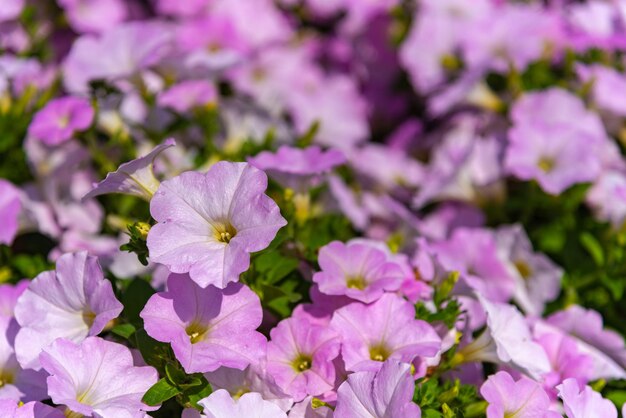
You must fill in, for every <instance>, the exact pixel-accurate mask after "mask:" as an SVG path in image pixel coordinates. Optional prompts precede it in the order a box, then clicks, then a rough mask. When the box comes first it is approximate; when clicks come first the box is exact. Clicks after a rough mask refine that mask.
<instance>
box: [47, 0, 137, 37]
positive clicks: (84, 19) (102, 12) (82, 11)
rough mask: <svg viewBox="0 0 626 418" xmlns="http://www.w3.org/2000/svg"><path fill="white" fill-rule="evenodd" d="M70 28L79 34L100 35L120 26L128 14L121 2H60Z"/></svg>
mask: <svg viewBox="0 0 626 418" xmlns="http://www.w3.org/2000/svg"><path fill="white" fill-rule="evenodd" d="M59 6H61V7H62V8H63V10H64V11H65V16H66V17H67V20H68V23H69V24H70V26H71V27H72V28H73V29H74V30H75V31H77V32H83V33H84V32H90V33H93V32H95V33H100V32H104V31H107V30H110V29H112V28H114V27H115V26H117V25H119V24H120V23H121V22H122V21H123V20H124V19H125V18H126V15H127V14H128V11H127V6H126V5H125V4H124V2H123V1H121V0H60V1H59Z"/></svg>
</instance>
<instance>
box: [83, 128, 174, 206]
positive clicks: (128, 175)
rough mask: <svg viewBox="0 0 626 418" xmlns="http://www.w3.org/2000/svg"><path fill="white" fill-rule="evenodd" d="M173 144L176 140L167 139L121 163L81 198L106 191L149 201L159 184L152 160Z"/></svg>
mask: <svg viewBox="0 0 626 418" xmlns="http://www.w3.org/2000/svg"><path fill="white" fill-rule="evenodd" d="M175 145H176V141H174V140H173V139H171V138H170V139H167V140H165V142H163V143H162V144H160V145H157V146H156V147H155V148H154V149H153V150H152V151H150V152H149V153H148V154H146V155H145V156H143V157H139V158H136V159H134V160H132V161H129V162H127V163H123V164H121V165H120V166H119V168H118V169H117V170H115V171H114V172H112V173H109V174H107V176H106V178H105V179H104V180H102V181H101V182H100V183H98V184H96V185H94V187H93V189H92V190H91V191H90V192H89V193H87V194H86V195H85V196H84V197H83V200H84V199H89V198H92V197H95V196H99V195H102V194H107V193H124V194H130V195H135V196H139V197H141V198H143V199H145V200H148V201H149V200H150V199H151V198H152V196H153V195H154V193H155V192H156V191H157V189H158V188H159V184H160V183H159V181H158V180H157V179H156V177H155V176H154V172H153V165H154V160H155V159H156V158H157V157H158V156H159V154H160V153H161V152H163V151H165V150H166V149H168V148H170V147H173V146H175Z"/></svg>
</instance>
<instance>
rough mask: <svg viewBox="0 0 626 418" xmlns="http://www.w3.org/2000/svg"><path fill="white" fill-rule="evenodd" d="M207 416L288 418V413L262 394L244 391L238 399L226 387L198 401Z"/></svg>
mask: <svg viewBox="0 0 626 418" xmlns="http://www.w3.org/2000/svg"><path fill="white" fill-rule="evenodd" d="M198 405H200V406H202V407H203V408H204V413H205V414H206V416H207V418H222V417H228V418H250V417H255V418H287V414H286V413H285V412H284V411H283V410H281V409H280V408H279V407H278V406H277V405H276V404H274V403H272V402H269V401H266V400H264V399H263V398H262V397H261V394H259V393H255V392H249V393H244V394H243V395H241V396H240V397H239V398H238V399H237V400H235V399H233V398H232V397H231V396H230V394H229V393H228V392H227V391H225V390H224V389H219V390H216V391H215V392H213V393H212V394H211V395H209V397H208V398H204V399H202V400H201V401H198Z"/></svg>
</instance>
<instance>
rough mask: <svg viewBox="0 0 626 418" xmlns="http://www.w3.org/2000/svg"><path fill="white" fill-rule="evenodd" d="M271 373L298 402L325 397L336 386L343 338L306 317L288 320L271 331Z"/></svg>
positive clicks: (268, 355) (268, 346) (268, 347)
mask: <svg viewBox="0 0 626 418" xmlns="http://www.w3.org/2000/svg"><path fill="white" fill-rule="evenodd" d="M270 336H271V340H270V342H269V343H268V345H267V372H268V374H270V375H271V376H272V377H273V378H274V380H275V381H276V383H277V384H278V385H279V386H280V388H281V389H282V390H283V391H284V392H285V393H286V394H288V395H290V396H291V397H292V398H293V399H294V401H296V402H299V401H301V400H302V399H304V398H305V397H306V396H307V395H313V396H318V395H322V394H324V393H326V392H328V391H330V390H331V389H333V387H334V381H335V366H334V365H333V360H334V359H335V357H337V356H338V355H339V336H338V335H337V333H335V332H334V331H333V330H332V329H330V328H329V327H328V326H322V325H318V324H315V323H311V322H309V321H308V320H307V319H306V318H288V319H285V320H283V321H281V322H279V323H278V325H277V326H276V327H275V328H274V329H272V331H271V332H270Z"/></svg>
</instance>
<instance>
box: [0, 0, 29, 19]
mask: <svg viewBox="0 0 626 418" xmlns="http://www.w3.org/2000/svg"><path fill="white" fill-rule="evenodd" d="M25 3H26V1H25V0H0V22H4V21H7V20H13V19H16V18H18V17H19V16H20V13H22V9H23V8H24V4H25Z"/></svg>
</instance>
